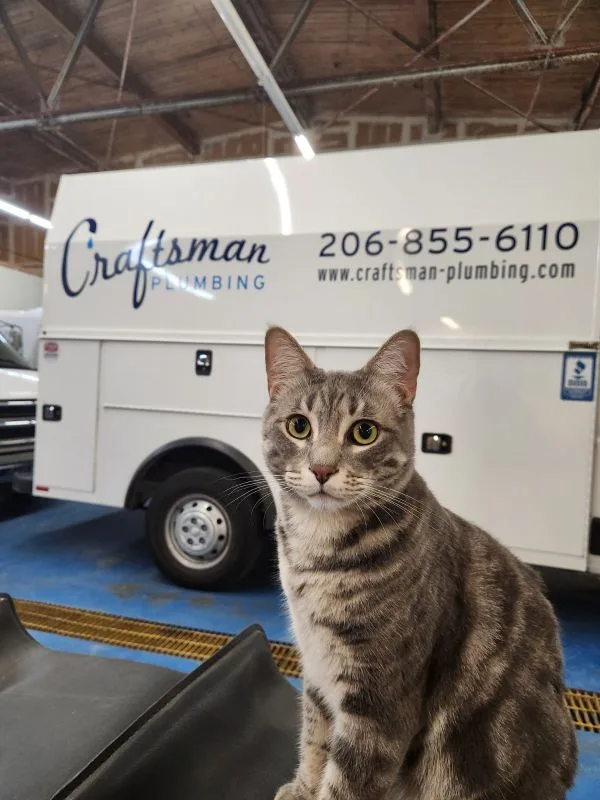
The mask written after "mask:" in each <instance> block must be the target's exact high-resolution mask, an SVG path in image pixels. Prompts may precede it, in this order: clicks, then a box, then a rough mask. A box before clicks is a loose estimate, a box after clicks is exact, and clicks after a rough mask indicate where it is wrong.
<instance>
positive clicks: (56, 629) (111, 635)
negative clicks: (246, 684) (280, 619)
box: [15, 600, 300, 678]
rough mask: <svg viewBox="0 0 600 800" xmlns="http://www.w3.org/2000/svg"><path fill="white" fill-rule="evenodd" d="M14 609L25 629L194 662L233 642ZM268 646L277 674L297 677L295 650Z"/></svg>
mask: <svg viewBox="0 0 600 800" xmlns="http://www.w3.org/2000/svg"><path fill="white" fill-rule="evenodd" d="M15 606H16V609H17V613H18V615H19V618H20V620H21V622H22V623H23V625H24V626H25V627H26V628H31V629H33V630H36V631H44V632H45V633H54V634H57V635H59V636H70V637H73V638H75V639H86V640H88V641H93V642H101V643H102V644H108V645H113V646H115V647H128V648H130V649H133V650H145V651H147V652H151V653H163V654H164V655H168V656H178V657H180V658H190V659H193V660H194V661H206V660H207V659H208V658H210V657H211V656H213V655H214V654H215V653H216V652H217V651H218V650H220V649H221V648H222V647H224V645H226V644H227V643H228V642H230V641H231V640H232V639H233V636H231V635H230V634H225V633H213V632H212V631H202V630H196V629H194V628H183V627H180V626H177V625H166V624H163V623H160V622H146V621H145V620H140V619H132V618H130V617H117V616H114V615H112V614H105V613H103V612H101V611H87V610H83V609H79V608H70V607H69V606H61V605H54V604H52V603H39V602H36V601H33V600H15ZM270 645H271V652H272V653H273V658H274V659H275V662H276V664H277V666H278V667H279V669H280V670H281V672H282V673H283V674H284V675H287V676H288V677H292V678H298V677H300V662H299V659H298V653H297V651H296V649H295V648H294V647H292V646H291V645H289V644H283V643H280V642H271V643H270Z"/></svg>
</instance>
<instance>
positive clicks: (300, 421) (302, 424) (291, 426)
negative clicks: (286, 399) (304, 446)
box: [286, 414, 310, 439]
mask: <svg viewBox="0 0 600 800" xmlns="http://www.w3.org/2000/svg"><path fill="white" fill-rule="evenodd" d="M286 428H287V432H288V433H289V435H290V436H293V437H294V439H306V438H307V437H308V436H310V422H309V421H308V420H307V419H306V417H303V416H302V414H294V416H293V417H290V418H289V419H288V421H287V423H286Z"/></svg>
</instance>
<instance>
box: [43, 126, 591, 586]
mask: <svg viewBox="0 0 600 800" xmlns="http://www.w3.org/2000/svg"><path fill="white" fill-rule="evenodd" d="M599 222H600V132H596V131H593V132H578V133H565V134H552V135H536V136H525V137H520V138H506V139H497V140H487V141H475V142H466V143H452V144H450V143H449V144H446V143H441V144H432V145H425V146H411V147H401V148H400V147H391V148H381V149H374V150H367V151H354V152H341V153H334V154H324V155H317V157H316V158H315V159H314V160H312V161H305V160H304V159H302V158H301V157H290V158H280V159H270V158H267V159H255V160H250V161H243V162H229V163H217V164H204V165H194V166H181V167H163V168H152V169H140V170H135V171H134V170H126V171H123V172H112V173H111V172H102V173H100V174H95V175H89V174H86V175H68V176H65V177H63V178H62V180H61V183H60V187H59V190H58V196H57V199H56V202H55V206H54V212H53V216H52V229H51V230H50V231H49V232H48V235H47V244H46V255H45V269H44V282H45V287H44V316H43V326H42V349H41V354H40V401H39V405H38V430H37V437H36V452H35V472H34V484H35V487H34V491H35V493H36V494H40V495H43V496H46V497H56V498H63V499H67V500H81V501H85V502H92V503H100V504H105V505H110V506H125V507H127V508H139V507H144V508H146V509H147V529H148V535H149V539H150V542H151V545H152V549H153V551H154V553H155V556H156V557H157V559H158V562H159V564H160V565H161V567H162V568H163V569H164V570H165V572H166V573H167V574H168V575H170V576H171V578H173V579H174V580H177V581H180V582H183V583H186V584H188V585H193V586H197V587H205V586H212V585H216V584H218V583H222V582H223V581H228V582H231V581H235V580H236V579H238V578H240V577H241V576H242V575H243V574H244V572H246V571H247V570H248V569H249V568H250V567H251V566H252V565H253V564H254V562H255V561H256V559H257V558H258V557H259V553H260V549H261V543H262V542H263V541H264V539H265V537H266V533H265V531H268V530H269V529H270V528H271V526H272V521H273V503H272V499H271V496H270V492H269V490H267V489H265V485H264V483H263V481H262V480H260V477H257V476H260V474H261V473H262V471H263V466H264V465H263V461H262V457H261V431H260V428H261V414H262V412H263V409H264V406H265V404H266V402H267V394H266V379H265V372H264V357H263V337H264V334H265V330H266V328H267V325H268V324H280V325H283V326H285V327H287V328H288V329H289V330H290V331H291V332H292V333H293V334H295V335H296V336H297V337H298V338H299V340H300V342H301V343H302V344H303V345H305V346H306V347H307V349H308V351H309V353H310V355H311V357H312V358H313V359H314V361H315V362H316V363H317V364H319V365H322V366H324V367H337V368H348V369H350V368H354V367H358V366H359V365H361V364H363V363H364V362H365V361H366V360H367V358H368V357H369V356H370V355H371V354H372V353H373V351H374V350H375V348H376V347H377V346H378V345H380V344H381V343H382V342H383V341H384V339H385V338H386V337H387V336H389V335H390V334H391V333H392V332H394V331H396V330H398V329H400V328H403V327H407V326H411V327H414V328H415V329H416V330H417V331H418V333H419V335H420V337H421V340H422V344H423V348H424V349H423V356H422V368H421V375H420V383H419V390H418V394H417V402H416V423H417V435H418V442H417V444H418V451H419V452H418V459H417V460H418V467H419V469H420V470H421V472H422V474H423V475H424V476H425V478H426V479H427V480H428V481H429V483H430V485H431V486H432V488H433V489H434V490H435V492H436V493H437V494H438V496H439V498H440V500H441V501H442V502H444V503H445V504H446V505H448V506H449V507H451V508H452V509H453V510H454V511H456V512H458V513H459V514H462V515H464V516H465V517H467V518H468V519H470V520H472V521H474V522H475V523H478V524H479V525H481V526H483V527H484V528H486V529H487V530H489V531H490V532H491V533H492V534H493V535H495V536H496V537H497V538H498V539H499V540H500V541H501V542H503V543H504V544H506V545H508V546H509V547H510V548H511V549H512V550H513V551H514V552H515V553H517V554H518V555H519V556H521V557H522V558H523V559H524V560H526V561H528V562H530V563H532V564H535V565H546V566H550V567H563V568H568V569H572V570H579V571H586V570H588V571H596V572H600V539H599V538H598V536H597V534H594V533H593V532H592V531H593V525H592V520H593V518H594V517H595V516H600V492H599V490H598V489H599V476H600V472H599V471H598V469H597V453H598V450H597V439H596V436H597V399H596V398H597V392H596V384H597V378H596V366H597V365H596V358H597V349H598V340H599V318H598V298H599V286H598V278H599V260H598V230H599ZM243 485H245V486H246V488H247V491H245V492H244V491H242V490H241V489H240V486H242V488H243Z"/></svg>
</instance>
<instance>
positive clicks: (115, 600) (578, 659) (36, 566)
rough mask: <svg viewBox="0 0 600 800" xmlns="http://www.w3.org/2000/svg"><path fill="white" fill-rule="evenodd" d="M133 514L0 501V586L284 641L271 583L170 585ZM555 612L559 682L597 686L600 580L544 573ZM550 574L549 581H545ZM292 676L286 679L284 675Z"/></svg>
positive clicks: (596, 751) (187, 666) (162, 659)
mask: <svg viewBox="0 0 600 800" xmlns="http://www.w3.org/2000/svg"><path fill="white" fill-rule="evenodd" d="M143 527H144V526H143V517H142V515H141V514H138V513H129V512H119V511H112V510H110V509H108V510H107V509H105V508H100V507H93V506H86V505H80V504H72V503H59V502H47V501H40V500H33V501H32V500H27V501H26V502H25V503H17V504H15V503H14V502H13V501H6V500H5V501H3V502H2V501H0V591H2V592H8V593H9V594H11V595H12V596H13V597H16V598H20V599H29V600H41V601H46V602H51V603H60V604H64V605H68V606H76V607H80V608H87V609H93V610H100V611H106V612H108V613H113V614H121V615H124V616H129V617H136V618H139V619H146V620H151V621H157V622H165V623H173V624H177V625H185V626H191V627H195V628H201V629H207V630H211V631H218V632H223V633H231V634H235V633H238V632H239V631H241V630H243V629H244V628H245V627H247V626H248V625H251V624H253V623H259V624H261V625H262V627H263V628H264V630H265V632H266V634H267V636H268V637H269V638H270V639H274V640H279V641H289V640H290V636H289V629H288V624H287V621H286V619H285V613H284V606H283V602H282V598H281V595H280V592H279V590H278V589H277V588H276V587H275V586H274V585H269V584H268V582H267V581H265V582H263V584H262V585H260V584H259V585H257V586H256V587H253V588H251V589H246V590H245V591H239V592H228V593H218V594H216V593H215V594H213V593H200V592H194V591H190V590H186V589H182V588H180V587H177V586H174V585H173V584H171V583H169V582H168V581H167V580H165V579H164V578H163V577H162V576H161V574H160V573H159V572H158V570H157V569H156V567H155V566H154V563H153V562H152V560H151V558H150V556H149V553H148V550H147V547H146V543H145V539H144V531H143ZM549 580H550V585H551V599H552V600H553V602H554V604H555V607H556V609H557V612H558V614H559V617H560V620H561V626H562V635H563V643H564V648H565V658H566V677H567V685H569V686H570V687H573V688H580V689H587V690H592V691H600V583H599V584H598V586H597V587H596V585H594V586H593V587H592V589H588V588H587V587H585V588H581V587H580V586H576V587H573V586H571V585H568V582H566V583H565V582H564V581H562V580H561V579H560V577H559V578H558V579H557V578H556V576H555V575H552V576H549ZM553 583H556V586H554V585H553ZM33 635H34V636H35V637H36V638H37V639H38V640H39V641H40V642H41V643H43V644H45V645H47V646H48V647H53V648H57V649H61V650H69V651H71V652H81V653H94V654H96V655H104V656H111V657H116V658H126V659H132V660H136V661H144V662H150V663H154V664H160V665H163V666H168V667H171V668H173V669H177V670H180V671H182V672H187V671H189V670H191V669H193V668H194V667H195V666H197V665H196V663H195V662H193V661H190V660H188V659H180V658H172V657H168V656H161V655H159V654H153V653H143V652H140V651H132V650H127V649H125V648H114V647H108V646H105V645H100V644H95V643H91V642H84V641H80V640H76V639H68V638H63V637H59V636H53V635H50V634H43V633H36V632H33ZM294 683H296V682H295V681H294ZM578 740H579V749H580V771H579V777H578V781H577V785H576V787H575V789H574V790H573V791H572V792H571V793H570V794H569V800H598V798H600V735H598V734H582V733H578Z"/></svg>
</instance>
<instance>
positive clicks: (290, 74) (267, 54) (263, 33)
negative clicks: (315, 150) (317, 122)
mask: <svg viewBox="0 0 600 800" xmlns="http://www.w3.org/2000/svg"><path fill="white" fill-rule="evenodd" d="M234 5H235V8H236V11H237V12H238V14H239V15H240V17H241V18H242V21H243V23H244V25H245V26H246V28H247V29H248V33H249V34H250V36H251V37H252V39H253V40H254V43H255V44H256V46H257V47H258V49H259V50H260V53H261V55H262V57H263V58H264V60H265V61H266V62H267V64H271V63H272V62H273V60H274V59H275V57H276V56H277V57H278V59H277V61H276V66H277V80H278V81H281V82H282V83H297V82H298V81H299V80H300V79H301V76H300V74H299V72H298V69H297V68H296V65H295V64H294V61H293V59H292V58H291V57H290V54H289V52H286V53H285V54H284V55H280V54H279V49H280V44H281V42H280V41H279V35H278V34H277V31H276V29H275V26H274V24H273V21H272V19H271V17H270V15H269V13H268V11H267V9H266V8H265V6H264V4H263V2H262V0H234ZM296 33H297V31H296ZM288 100H289V98H288ZM289 103H290V106H291V107H292V109H293V111H294V113H295V114H296V116H297V117H298V119H299V121H300V124H301V125H302V127H303V128H306V129H308V128H310V123H311V120H312V118H313V117H314V104H313V102H312V101H311V100H310V98H308V97H305V98H301V99H297V100H289Z"/></svg>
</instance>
